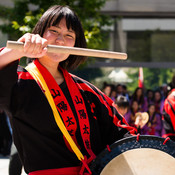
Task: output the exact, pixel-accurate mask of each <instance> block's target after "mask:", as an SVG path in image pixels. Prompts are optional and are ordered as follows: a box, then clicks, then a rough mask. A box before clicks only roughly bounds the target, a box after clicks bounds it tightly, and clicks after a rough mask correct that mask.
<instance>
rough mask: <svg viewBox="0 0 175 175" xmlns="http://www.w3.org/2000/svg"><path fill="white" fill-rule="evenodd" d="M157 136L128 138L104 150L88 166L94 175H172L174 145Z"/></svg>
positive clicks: (174, 155)
mask: <svg viewBox="0 0 175 175" xmlns="http://www.w3.org/2000/svg"><path fill="white" fill-rule="evenodd" d="M164 141H165V139H164V138H161V137H156V136H140V137H139V140H138V141H137V138H136V137H129V138H126V139H122V140H120V141H117V142H115V143H114V144H112V145H111V146H110V149H111V151H110V152H109V151H108V150H107V149H106V150H104V151H103V152H102V153H101V154H100V155H99V156H97V158H96V159H95V160H94V162H93V163H92V165H91V167H90V168H91V171H92V174H93V175H97V174H98V175H165V174H168V175H174V174H175V158H174V157H175V143H174V142H173V141H171V140H168V141H167V142H166V143H165V144H164Z"/></svg>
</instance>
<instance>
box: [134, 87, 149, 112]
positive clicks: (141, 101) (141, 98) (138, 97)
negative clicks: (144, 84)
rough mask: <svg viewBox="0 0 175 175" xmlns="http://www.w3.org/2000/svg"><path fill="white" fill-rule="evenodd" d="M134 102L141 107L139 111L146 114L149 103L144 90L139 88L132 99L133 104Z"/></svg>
mask: <svg viewBox="0 0 175 175" xmlns="http://www.w3.org/2000/svg"><path fill="white" fill-rule="evenodd" d="M132 101H137V102H138V105H139V111H140V112H145V111H147V109H148V103H147V99H146V97H145V95H144V91H143V88H140V87H137V88H136V89H135V91H134V93H133V95H132V97H131V103H132Z"/></svg>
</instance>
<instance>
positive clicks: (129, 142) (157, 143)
mask: <svg viewBox="0 0 175 175" xmlns="http://www.w3.org/2000/svg"><path fill="white" fill-rule="evenodd" d="M109 148H110V151H109V149H107V148H106V149H105V150H103V151H102V152H101V153H100V154H99V155H98V156H97V157H96V159H95V160H94V161H93V162H92V163H91V165H90V169H91V171H92V174H93V175H99V174H100V173H101V171H102V170H103V168H104V167H105V166H106V165H107V164H108V163H109V162H110V161H111V160H112V159H113V158H115V157H116V156H118V155H120V154H122V153H123V152H126V151H128V150H132V149H137V148H152V149H158V150H160V151H163V152H166V153H167V154H169V155H171V156H173V157H175V142H173V141H172V140H168V141H167V142H166V143H165V138H162V137H159V136H150V135H140V136H139V137H137V136H130V137H127V138H123V139H121V140H118V141H116V142H114V143H113V144H112V145H110V146H109Z"/></svg>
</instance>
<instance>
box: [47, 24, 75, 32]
mask: <svg viewBox="0 0 175 175" xmlns="http://www.w3.org/2000/svg"><path fill="white" fill-rule="evenodd" d="M50 27H56V28H59V29H61V27H59V26H50ZM67 31H68V32H70V33H75V31H74V30H72V29H71V28H70V29H68V30H67Z"/></svg>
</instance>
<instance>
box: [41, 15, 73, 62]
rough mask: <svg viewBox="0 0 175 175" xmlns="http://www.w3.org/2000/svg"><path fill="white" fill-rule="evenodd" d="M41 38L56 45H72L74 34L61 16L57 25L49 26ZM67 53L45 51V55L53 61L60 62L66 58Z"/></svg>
mask: <svg viewBox="0 0 175 175" xmlns="http://www.w3.org/2000/svg"><path fill="white" fill-rule="evenodd" d="M43 38H45V39H47V40H48V44H51V45H58V46H68V47H74V45H75V41H76V34H75V32H74V31H73V30H72V29H71V28H70V29H68V28H67V26H66V19H65V18H62V19H61V21H60V23H59V24H58V25H57V26H51V27H49V28H48V29H46V31H45V32H44V34H43ZM68 56H69V54H68V53H47V57H49V58H51V59H52V60H53V61H56V62H60V61H64V60H66V59H67V58H68Z"/></svg>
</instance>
